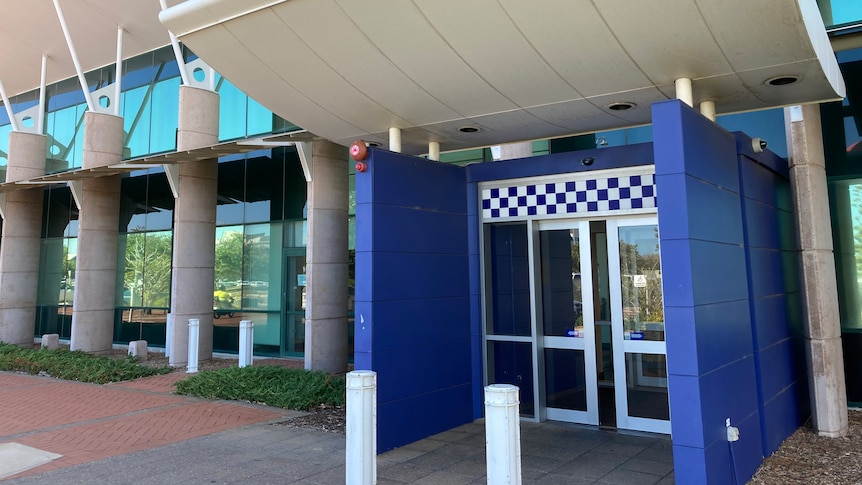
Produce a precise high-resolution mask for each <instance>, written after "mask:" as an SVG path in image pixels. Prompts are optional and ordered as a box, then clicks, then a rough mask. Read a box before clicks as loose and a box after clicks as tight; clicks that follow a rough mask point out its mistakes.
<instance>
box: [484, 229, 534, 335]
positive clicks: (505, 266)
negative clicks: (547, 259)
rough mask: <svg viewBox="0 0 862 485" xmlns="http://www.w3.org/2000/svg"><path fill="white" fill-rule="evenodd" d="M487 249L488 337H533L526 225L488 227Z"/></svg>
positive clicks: (486, 236) (486, 232)
mask: <svg viewBox="0 0 862 485" xmlns="http://www.w3.org/2000/svg"><path fill="white" fill-rule="evenodd" d="M485 248H486V250H487V251H486V264H485V267H486V268H488V269H487V277H488V285H486V286H487V288H488V289H489V290H490V291H489V292H488V294H489V295H490V297H491V301H490V307H491V308H490V310H491V312H490V318H489V319H488V329H487V332H488V334H491V335H517V336H530V335H531V326H532V322H531V319H530V266H529V265H530V260H529V253H528V248H527V224H526V223H518V224H488V225H486V226H485Z"/></svg>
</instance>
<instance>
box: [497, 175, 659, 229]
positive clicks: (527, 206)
mask: <svg viewBox="0 0 862 485" xmlns="http://www.w3.org/2000/svg"><path fill="white" fill-rule="evenodd" d="M655 207H656V190H655V176H654V175H652V174H642V175H628V176H619V177H596V178H594V179H586V180H583V179H581V180H573V181H572V180H570V181H563V182H556V183H540V184H524V185H512V186H507V187H495V188H490V189H484V190H482V217H483V219H485V220H488V219H497V218H511V217H527V216H535V215H557V214H559V215H564V214H584V213H591V212H609V211H627V210H633V209H635V210H637V209H650V208H655Z"/></svg>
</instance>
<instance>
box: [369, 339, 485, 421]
mask: <svg viewBox="0 0 862 485" xmlns="http://www.w3.org/2000/svg"><path fill="white" fill-rule="evenodd" d="M459 347H463V348H465V349H469V347H470V340H469V338H468V339H462V340H454V341H450V342H447V343H446V345H445V346H444V345H435V344H430V345H413V346H405V347H403V348H400V349H398V350H393V351H375V352H374V366H375V368H376V369H379V370H378V371H377V384H378V390H377V399H378V400H379V401H380V402H389V401H395V400H398V399H405V398H408V397H410V396H418V395H422V394H428V393H431V392H435V391H437V390H440V389H445V388H447V387H453V386H460V385H469V384H470V380H471V374H470V355H469V354H467V353H466V352H449V351H448V349H450V348H459ZM405 362H410V367H405ZM458 404H460V405H461V407H464V408H465V409H466V410H467V412H468V414H470V411H471V406H469V405H468V402H466V401H465V402H463V403H448V406H454V407H458ZM423 419H433V416H432V417H424V418H423Z"/></svg>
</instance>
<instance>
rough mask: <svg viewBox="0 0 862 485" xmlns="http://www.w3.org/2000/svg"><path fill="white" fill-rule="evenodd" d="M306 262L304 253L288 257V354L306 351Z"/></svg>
mask: <svg viewBox="0 0 862 485" xmlns="http://www.w3.org/2000/svg"><path fill="white" fill-rule="evenodd" d="M305 264H306V261H305V255H304V254H299V255H294V256H288V257H287V272H286V273H287V274H286V275H285V277H286V278H287V280H286V281H285V302H284V313H285V324H286V325H287V332H286V342H285V345H284V350H285V352H287V353H288V354H301V353H303V352H304V351H305V299H306V284H305V283H306V274H305Z"/></svg>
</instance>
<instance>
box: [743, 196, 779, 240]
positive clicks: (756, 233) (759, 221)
mask: <svg viewBox="0 0 862 485" xmlns="http://www.w3.org/2000/svg"><path fill="white" fill-rule="evenodd" d="M745 212H746V216H747V217H746V224H745V228H746V230H747V232H748V245H749V246H751V247H753V248H766V249H778V248H781V242H782V241H781V229H782V228H781V221H780V220H779V218H778V213H777V211H776V209H775V206H771V205H766V204H764V203H762V202H758V201H754V200H750V199H749V200H747V201H746V204H745Z"/></svg>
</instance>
